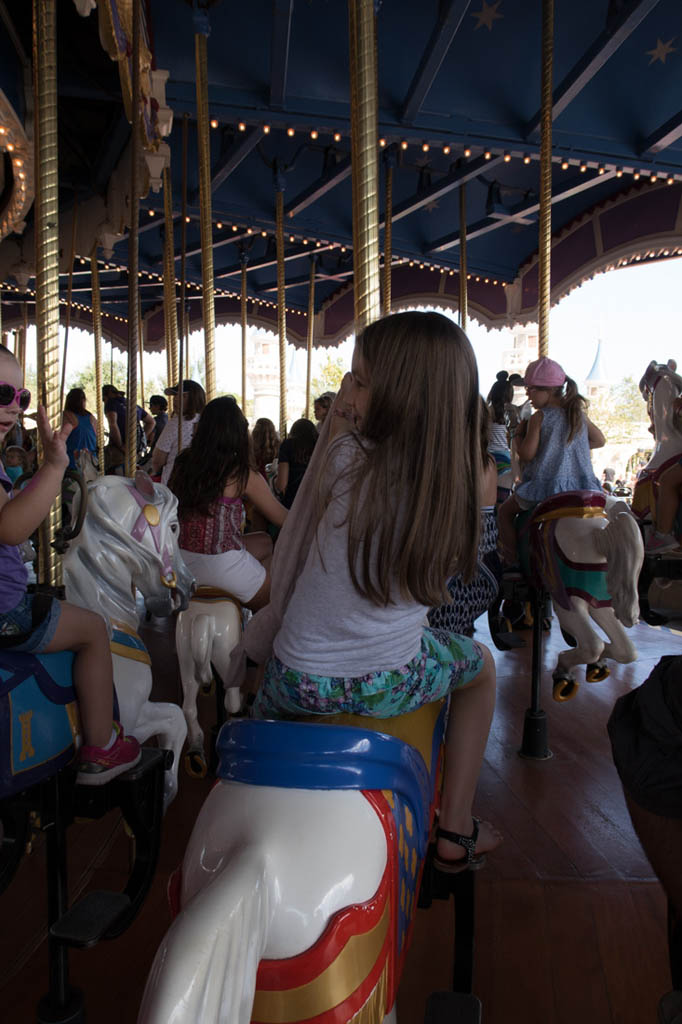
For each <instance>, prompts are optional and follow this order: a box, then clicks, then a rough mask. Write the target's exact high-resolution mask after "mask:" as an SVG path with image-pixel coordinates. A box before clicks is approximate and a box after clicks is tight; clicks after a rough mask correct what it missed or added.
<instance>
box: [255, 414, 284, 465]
mask: <svg viewBox="0 0 682 1024" xmlns="http://www.w3.org/2000/svg"><path fill="white" fill-rule="evenodd" d="M251 440H252V442H253V456H254V459H255V462H256V466H267V464H268V463H269V462H272V461H273V460H274V459H276V458H277V452H278V451H279V434H278V433H277V428H276V427H275V424H274V423H273V422H272V420H269V419H268V418H267V417H266V416H261V418H260V419H258V420H256V422H255V424H254V427H253V430H252V431H251Z"/></svg>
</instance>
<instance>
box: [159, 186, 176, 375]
mask: <svg viewBox="0 0 682 1024" xmlns="http://www.w3.org/2000/svg"><path fill="white" fill-rule="evenodd" d="M163 214H164V222H165V238H164V243H163V312H164V328H165V334H166V366H167V371H168V387H171V386H172V385H173V384H175V383H176V377H175V374H176V368H177V365H178V311H177V307H176V304H175V240H174V237H173V235H174V231H173V191H172V183H171V174H170V167H164V169H163Z"/></svg>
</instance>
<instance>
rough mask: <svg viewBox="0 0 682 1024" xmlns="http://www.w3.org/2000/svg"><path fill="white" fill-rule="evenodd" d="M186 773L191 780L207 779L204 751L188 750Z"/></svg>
mask: <svg viewBox="0 0 682 1024" xmlns="http://www.w3.org/2000/svg"><path fill="white" fill-rule="evenodd" d="M184 760H185V771H186V772H187V774H188V775H189V777H190V778H191V779H205V778H206V773H207V771H208V765H207V764H206V758H205V757H204V752H203V750H188V751H187V753H186V754H185V759H184Z"/></svg>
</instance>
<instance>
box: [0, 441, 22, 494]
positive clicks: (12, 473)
mask: <svg viewBox="0 0 682 1024" xmlns="http://www.w3.org/2000/svg"><path fill="white" fill-rule="evenodd" d="M2 461H3V464H4V466H5V472H6V474H7V476H8V477H9V479H10V480H11V482H12V483H13V484H15V483H16V482H17V480H18V479H19V477H20V476H21V475H22V474H23V473H25V472H26V464H27V458H26V452H25V451H24V449H23V448H22V447H21V445H18V444H11V445H8V447H7V448H5V450H4V452H3V453H2Z"/></svg>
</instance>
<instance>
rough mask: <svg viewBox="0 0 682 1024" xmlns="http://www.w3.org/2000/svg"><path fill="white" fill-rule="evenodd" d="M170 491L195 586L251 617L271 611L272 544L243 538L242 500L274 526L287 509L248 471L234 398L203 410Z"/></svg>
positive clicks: (257, 536)
mask: <svg viewBox="0 0 682 1024" xmlns="http://www.w3.org/2000/svg"><path fill="white" fill-rule="evenodd" d="M168 486H169V487H170V489H171V490H172V491H173V492H174V494H176V495H177V498H178V515H179V518H180V550H181V552H182V557H183V558H184V560H185V563H186V565H187V568H188V569H189V570H190V572H192V573H193V574H194V576H195V577H196V580H197V583H199V584H205V585H207V586H214V587H220V588H221V589H222V590H227V591H229V592H230V593H231V594H233V595H234V596H235V597H236V598H237V599H238V600H239V601H241V603H242V604H244V605H246V607H247V608H250V609H251V610H252V611H257V610H258V609H259V608H262V607H263V606H264V605H266V604H267V603H268V601H269V600H270V562H271V560H272V540H271V539H270V537H269V536H268V534H267V533H247V534H243V533H242V523H243V518H244V499H247V500H248V501H250V502H251V503H252V504H253V505H254V506H255V508H256V509H257V510H258V511H259V512H260V513H261V514H262V515H263V516H264V517H265V519H266V520H268V521H269V522H271V523H274V525H275V526H282V524H283V523H284V520H285V519H286V516H287V510H286V509H285V508H284V506H283V505H280V503H279V502H278V501H277V500H276V499H275V497H274V496H273V494H272V492H271V491H270V489H269V487H268V485H267V483H266V482H265V480H264V479H263V477H262V476H261V475H260V473H258V472H256V471H255V470H254V469H252V467H251V465H250V458H249V428H248V423H247V421H246V417H245V416H244V414H243V413H242V411H241V409H240V408H239V406H238V405H237V403H236V401H235V400H234V398H232V397H231V396H230V395H228V396H225V397H223V398H214V399H213V401H212V402H209V403H208V405H207V406H206V408H205V409H204V410H203V412H202V414H201V417H200V419H199V422H198V423H197V425H196V429H195V431H194V437H193V438H192V443H191V445H190V446H189V448H185V450H184V451H183V452H181V453H180V455H178V457H177V459H176V460H175V465H174V467H173V473H172V475H171V478H170V480H169V481H168Z"/></svg>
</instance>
